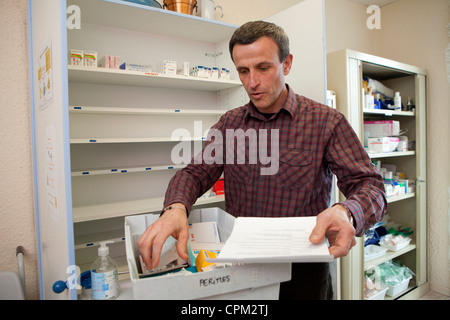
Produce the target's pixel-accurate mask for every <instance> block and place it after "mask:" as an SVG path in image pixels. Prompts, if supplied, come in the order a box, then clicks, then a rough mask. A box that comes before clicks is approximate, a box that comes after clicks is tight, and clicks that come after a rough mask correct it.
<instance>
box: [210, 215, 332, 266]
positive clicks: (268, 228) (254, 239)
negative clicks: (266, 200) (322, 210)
mask: <svg viewBox="0 0 450 320" xmlns="http://www.w3.org/2000/svg"><path fill="white" fill-rule="evenodd" d="M315 225H316V217H292V218H290V217H289V218H254V217H239V218H237V219H236V222H235V224H234V228H233V231H232V233H231V235H230V237H229V238H228V240H227V241H226V242H225V245H224V246H223V248H222V250H221V252H220V254H219V256H218V257H217V258H214V259H207V261H208V262H242V263H282V262H331V261H333V259H334V257H333V255H331V254H330V252H329V251H328V244H327V241H326V239H324V240H323V241H322V242H321V243H319V244H312V243H311V242H310V241H309V236H310V234H311V232H312V230H313V229H314V227H315Z"/></svg>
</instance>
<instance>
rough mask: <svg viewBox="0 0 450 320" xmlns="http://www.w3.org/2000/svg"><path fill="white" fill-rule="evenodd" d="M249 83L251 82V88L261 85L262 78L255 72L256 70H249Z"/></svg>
mask: <svg viewBox="0 0 450 320" xmlns="http://www.w3.org/2000/svg"><path fill="white" fill-rule="evenodd" d="M248 83H249V86H250V88H256V87H257V86H258V85H259V83H260V80H259V76H258V74H257V73H256V72H254V71H250V72H249V82H248Z"/></svg>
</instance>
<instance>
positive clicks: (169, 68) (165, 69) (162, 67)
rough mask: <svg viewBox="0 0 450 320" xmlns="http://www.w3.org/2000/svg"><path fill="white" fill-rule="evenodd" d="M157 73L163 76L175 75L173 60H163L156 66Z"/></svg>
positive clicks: (174, 62) (175, 69)
mask: <svg viewBox="0 0 450 320" xmlns="http://www.w3.org/2000/svg"><path fill="white" fill-rule="evenodd" d="M158 72H159V73H162V74H165V75H176V74H177V62H176V61H173V60H163V61H162V62H160V64H159V65H158Z"/></svg>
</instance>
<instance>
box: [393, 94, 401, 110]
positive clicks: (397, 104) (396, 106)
mask: <svg viewBox="0 0 450 320" xmlns="http://www.w3.org/2000/svg"><path fill="white" fill-rule="evenodd" d="M394 109H395V110H402V97H400V92H396V93H395V97H394Z"/></svg>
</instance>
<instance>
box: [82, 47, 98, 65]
mask: <svg viewBox="0 0 450 320" xmlns="http://www.w3.org/2000/svg"><path fill="white" fill-rule="evenodd" d="M97 60H98V59H97V51H85V52H84V66H85V67H91V68H97Z"/></svg>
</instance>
